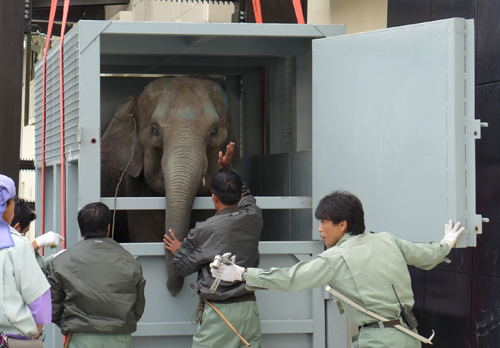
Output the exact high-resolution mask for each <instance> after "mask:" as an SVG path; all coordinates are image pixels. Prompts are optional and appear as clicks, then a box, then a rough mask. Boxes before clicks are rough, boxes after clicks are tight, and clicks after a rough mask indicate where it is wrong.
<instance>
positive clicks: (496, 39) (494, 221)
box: [387, 0, 500, 348]
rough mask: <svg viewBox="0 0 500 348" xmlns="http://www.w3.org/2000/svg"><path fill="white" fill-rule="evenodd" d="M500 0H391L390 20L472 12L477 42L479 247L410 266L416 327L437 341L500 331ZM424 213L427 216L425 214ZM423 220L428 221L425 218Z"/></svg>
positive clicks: (484, 342)
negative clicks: (434, 263)
mask: <svg viewBox="0 0 500 348" xmlns="http://www.w3.org/2000/svg"><path fill="white" fill-rule="evenodd" d="M499 16H500V2H498V0H424V1H422V0H389V2H388V16H387V24H388V27H394V26H400V25H406V24H413V23H420V22H426V21H433V20H439V19H445V18H451V17H463V18H467V19H468V18H473V19H474V21H475V42H476V52H475V57H476V74H475V80H476V81H475V83H476V96H475V98H476V118H477V119H480V120H481V121H482V122H488V124H489V127H488V128H483V129H482V134H481V139H480V140H478V141H477V143H476V146H477V147H476V190H477V213H478V214H482V215H483V217H487V218H489V219H490V222H489V223H486V224H483V234H482V235H479V236H478V238H477V247H475V248H468V249H455V250H452V252H451V254H450V259H451V260H452V263H451V264H449V265H444V264H443V265H440V266H438V267H436V269H434V270H432V271H428V272H424V271H422V270H418V269H411V274H412V283H413V289H414V292H415V300H416V304H415V309H416V310H415V312H416V315H417V318H418V319H419V321H420V324H421V325H420V326H419V331H420V332H421V333H422V334H423V335H425V336H428V335H430V334H431V330H434V331H435V332H436V337H435V338H434V340H433V342H434V346H436V347H444V348H446V347H453V348H461V347H471V348H496V347H498V346H499V343H498V338H499V337H500V326H499V322H500V319H499V318H500V300H499V296H498V292H499V290H500V263H498V262H497V259H498V253H499V249H500V238H499V237H498V235H499V232H500V219H499V217H500V215H499V213H500V137H499V133H500V35H499V33H500V22H499V20H498V18H499ZM424 219H425V218H424ZM423 223H425V221H423Z"/></svg>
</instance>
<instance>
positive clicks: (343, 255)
mask: <svg viewBox="0 0 500 348" xmlns="http://www.w3.org/2000/svg"><path fill="white" fill-rule="evenodd" d="M315 216H316V218H317V219H318V220H320V226H319V228H318V231H319V232H320V235H321V238H322V240H323V241H324V243H325V246H326V247H327V248H329V249H328V250H326V251H324V252H323V253H321V254H320V255H318V256H316V257H315V258H314V259H313V260H310V261H303V262H299V263H298V264H296V265H294V266H292V267H290V268H271V269H270V270H263V269H258V268H248V269H246V268H243V267H239V266H237V265H232V266H226V265H222V266H221V267H220V268H219V269H218V270H216V269H213V268H212V275H213V276H214V277H220V278H222V279H223V280H225V281H236V282H238V281H245V282H246V286H247V288H249V289H256V288H260V289H273V290H282V291H288V292H295V291H300V290H307V289H312V288H315V287H318V286H323V285H326V284H328V285H330V286H331V287H332V288H333V289H334V290H337V291H338V292H340V293H341V294H343V295H345V296H347V297H348V298H349V299H351V300H352V301H354V302H356V303H357V304H359V305H361V306H362V307H364V308H365V309H367V310H370V311H372V312H375V313H376V314H378V315H380V316H382V317H384V318H386V319H388V321H387V322H377V321H376V320H375V319H373V318H372V317H370V316H368V315H366V314H364V313H362V312H360V311H358V310H357V309H355V308H353V307H351V306H349V305H348V304H343V308H344V310H345V312H346V313H347V316H348V318H349V321H350V322H351V323H353V324H355V325H357V326H359V327H360V328H361V329H360V333H359V338H358V337H356V336H355V337H353V343H354V342H355V341H356V339H358V344H359V348H382V347H389V346H390V347H398V348H416V347H420V346H421V344H420V341H418V340H417V339H415V338H413V337H411V336H409V335H407V334H406V333H403V332H401V331H399V330H397V329H396V328H394V326H395V325H398V324H401V325H403V326H405V327H407V328H408V326H407V324H406V323H405V322H404V320H403V319H402V316H401V307H400V304H399V302H398V299H397V297H396V293H397V296H398V297H399V299H400V301H401V304H402V305H404V306H406V307H408V308H410V309H411V308H412V307H413V304H414V299H413V291H412V288H411V279H410V274H409V272H408V267H407V265H410V266H415V267H418V268H422V269H425V270H429V269H432V268H433V267H435V266H436V265H437V264H439V263H441V262H443V261H446V262H449V260H447V259H446V255H448V253H449V252H450V250H451V248H452V247H453V246H454V244H455V242H456V239H457V238H458V236H459V235H460V233H461V232H462V231H463V230H464V228H460V229H459V227H460V223H459V222H458V223H457V224H456V225H455V226H453V222H452V221H451V220H450V221H449V223H448V224H446V225H445V237H444V239H443V240H442V241H441V242H440V243H436V242H430V243H411V242H408V241H405V240H401V239H399V238H396V237H395V236H393V235H392V234H390V233H386V232H381V233H374V232H365V223H364V211H363V206H362V204H361V202H360V200H359V199H358V197H356V196H355V195H353V194H350V193H348V192H342V191H336V192H334V193H332V194H331V195H328V196H326V197H324V198H323V199H322V200H321V202H320V203H319V205H318V208H317V209H316V212H315ZM414 331H415V332H416V329H415V330H414Z"/></svg>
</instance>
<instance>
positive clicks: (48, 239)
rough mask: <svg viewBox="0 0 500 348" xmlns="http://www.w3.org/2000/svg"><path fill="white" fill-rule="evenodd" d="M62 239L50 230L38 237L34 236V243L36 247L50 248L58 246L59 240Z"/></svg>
mask: <svg viewBox="0 0 500 348" xmlns="http://www.w3.org/2000/svg"><path fill="white" fill-rule="evenodd" d="M62 240H64V238H63V237H62V236H61V235H59V234H57V233H54V232H52V231H49V232H47V233H44V234H42V235H41V236H40V237H37V238H35V242H36V245H38V248H44V247H47V246H49V247H51V248H52V249H54V248H57V247H58V246H59V242H60V241H62Z"/></svg>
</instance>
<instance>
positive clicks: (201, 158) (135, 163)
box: [101, 77, 241, 296]
mask: <svg viewBox="0 0 500 348" xmlns="http://www.w3.org/2000/svg"><path fill="white" fill-rule="evenodd" d="M228 108H229V104H228V100H227V96H226V93H225V92H224V90H223V89H222V88H221V87H220V86H219V85H218V84H216V83H214V82H212V81H210V80H204V79H197V78H189V77H174V78H164V79H160V80H155V81H153V82H151V83H150V84H149V85H148V86H147V87H146V88H145V89H144V91H143V92H142V93H141V95H140V96H139V99H138V100H137V105H136V103H135V100H134V98H133V97H128V98H126V99H123V100H122V101H121V102H120V103H119V105H118V108H117V110H116V113H115V117H113V119H112V120H111V121H110V123H109V124H107V125H104V126H103V135H102V138H101V161H102V175H101V176H102V189H103V195H104V191H108V195H110V196H114V187H115V186H116V185H115V183H116V182H117V178H118V175H119V171H123V170H125V168H126V166H127V163H128V162H129V160H130V158H131V156H132V144H133V140H134V125H133V123H132V121H131V119H132V117H133V116H132V115H134V116H135V119H136V122H137V128H136V129H137V131H136V142H135V146H134V150H133V156H132V160H131V162H130V165H129V167H128V168H127V174H125V178H124V184H122V186H123V189H122V190H121V192H120V194H119V195H120V196H132V197H140V196H146V197H148V196H162V195H165V197H166V201H167V205H166V210H165V211H144V210H136V211H133V210H131V211H128V212H127V222H128V230H129V236H130V241H131V242H162V239H163V235H164V234H165V232H168V229H169V228H170V229H172V230H173V231H174V233H175V234H176V236H177V238H178V239H179V240H181V241H182V240H183V239H184V238H185V237H186V235H187V233H188V231H189V227H190V219H191V208H192V205H193V201H194V198H195V196H197V195H198V196H202V195H209V194H210V182H211V180H212V177H213V176H214V175H215V174H216V173H218V172H219V165H218V162H217V160H218V153H219V151H221V150H223V151H224V150H225V148H226V145H227V144H229V143H230V142H231V141H235V139H234V136H233V134H232V132H231V126H230V116H229V113H228ZM239 161H241V159H240V156H239V154H238V152H237V151H236V152H235V154H234V155H233V166H236V165H237V164H239V163H238V162H239ZM203 179H204V181H205V185H203V184H202V181H203ZM165 258H166V264H167V272H168V281H167V287H168V289H169V290H170V292H171V293H172V295H174V296H175V295H176V294H177V293H178V292H179V291H180V290H181V288H182V285H183V281H184V279H183V278H182V277H180V276H179V275H177V274H176V273H175V271H174V269H173V267H172V258H173V256H172V254H171V253H170V252H169V251H166V252H165Z"/></svg>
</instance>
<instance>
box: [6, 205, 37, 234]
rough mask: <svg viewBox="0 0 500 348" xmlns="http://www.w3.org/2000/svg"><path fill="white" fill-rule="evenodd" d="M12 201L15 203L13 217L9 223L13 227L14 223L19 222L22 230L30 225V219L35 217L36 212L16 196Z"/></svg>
mask: <svg viewBox="0 0 500 348" xmlns="http://www.w3.org/2000/svg"><path fill="white" fill-rule="evenodd" d="M14 202H15V204H16V205H15V206H14V218H13V219H12V222H11V224H10V225H11V226H12V227H14V225H15V224H17V223H19V226H20V227H21V231H24V229H25V228H26V227H28V226H29V225H30V223H31V221H33V220H35V219H36V214H35V213H34V212H33V210H31V208H30V207H28V205H27V204H26V202H25V201H24V199H22V198H16V199H15V200H14Z"/></svg>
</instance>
